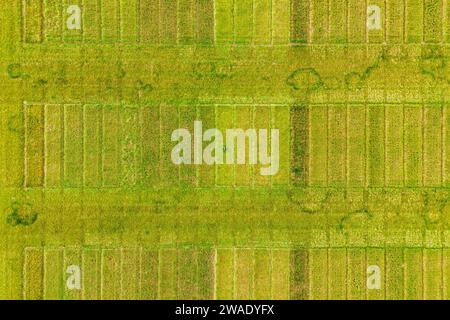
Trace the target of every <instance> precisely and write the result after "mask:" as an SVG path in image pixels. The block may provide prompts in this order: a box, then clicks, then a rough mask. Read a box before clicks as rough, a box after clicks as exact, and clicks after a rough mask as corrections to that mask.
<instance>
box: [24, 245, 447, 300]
mask: <svg viewBox="0 0 450 320" xmlns="http://www.w3.org/2000/svg"><path fill="white" fill-rule="evenodd" d="M23 261H24V266H23V277H22V281H23V292H22V295H23V298H25V299H212V298H217V299H225V300H227V299H238V300H246V299H257V300H258V299H293V300H303V299H377V300H378V299H448V298H449V297H450V287H449V286H448V283H449V282H448V280H449V276H450V273H449V268H448V267H449V264H450V251H449V250H448V249H442V248H420V247H417V248H397V247H393V248H348V249H346V248H326V249H325V248H324V249H322V248H315V249H303V248H298V249H265V248H260V249H255V248H235V249H227V248H223V249H172V248H167V249H159V250H157V249H154V250H153V249H143V248H118V249H114V248H113V249H86V248H84V249H77V248H27V249H26V250H25V252H24V259H23ZM69 266H76V267H78V268H79V271H80V285H81V289H80V290H70V287H68V286H67V280H68V278H69V277H70V276H71V275H72V274H73V273H72V272H69V273H68V272H67V270H68V268H69ZM370 266H371V267H372V268H373V267H374V266H375V267H376V268H377V270H378V272H379V273H378V275H379V283H378V285H377V284H376V282H375V285H377V289H373V288H372V289H370V290H369V289H368V286H367V281H368V267H370ZM69 270H70V269H69ZM370 270H372V269H369V271H370ZM369 274H371V272H369Z"/></svg>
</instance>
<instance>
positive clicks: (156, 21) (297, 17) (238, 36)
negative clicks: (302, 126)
mask: <svg viewBox="0 0 450 320" xmlns="http://www.w3.org/2000/svg"><path fill="white" fill-rule="evenodd" d="M22 1H23V13H22V15H23V17H22V19H23V21H22V23H23V40H24V42H25V43H43V42H54V43H98V44H102V43H128V44H150V45H192V44H199V45H212V44H216V45H219V46H220V45H226V44H233V45H289V44H327V43H328V44H366V43H392V44H402V43H418V44H421V43H440V44H444V43H445V44H446V43H449V42H450V32H449V30H450V29H449V28H450V24H449V16H450V11H449V2H448V0H405V1H398V0H386V1H385V0H372V1H366V0H239V1H238V0H74V1H70V3H69V2H68V1H59V0H37V1H29V0H22ZM69 5H78V6H79V8H81V10H82V15H81V19H82V22H81V28H80V29H78V30H68V28H67V27H66V20H67V19H68V17H69V16H70V15H69V14H67V13H66V10H67V8H68V7H69ZM368 6H377V8H379V10H380V11H379V16H378V18H379V19H380V21H379V28H376V29H372V28H368V27H367V21H368V15H372V13H371V12H370V10H368ZM370 17H371V16H370Z"/></svg>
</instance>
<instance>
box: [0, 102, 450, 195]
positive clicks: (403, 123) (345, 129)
mask: <svg viewBox="0 0 450 320" xmlns="http://www.w3.org/2000/svg"><path fill="white" fill-rule="evenodd" d="M10 109H11V110H10V111H9V112H6V113H5V114H4V128H5V129H8V128H9V129H8V130H5V131H4V132H3V133H2V134H3V135H4V137H5V140H4V141H5V143H4V144H3V145H2V148H5V154H8V155H9V156H8V159H9V160H8V161H5V162H4V164H5V165H8V167H9V168H11V170H4V171H3V174H2V177H1V178H2V179H1V180H0V181H1V184H2V185H3V186H5V187H22V186H24V187H26V188H42V187H46V188H61V187H62V188H81V187H86V188H118V187H125V188H127V187H138V188H144V189H145V188H153V187H164V186H181V187H257V186H266V187H267V186H272V187H276V186H289V185H292V186H297V187H339V188H348V187H352V188H366V187H369V188H383V187H393V188H403V187H416V188H420V187H435V188H448V187H449V186H450V156H449V155H450V149H449V148H450V144H449V143H448V139H449V135H450V113H449V111H450V110H449V107H448V105H445V104H441V103H431V104H386V105H385V104H370V105H364V104H359V103H347V104H332V103H329V104H311V105H300V106H287V105H236V104H234V105H225V104H221V105H197V106H195V107H191V106H187V105H164V104H158V105H152V106H150V105H146V106H136V105H81V104H65V105H63V104H61V105H57V104H39V103H38V104H31V103H25V104H24V107H23V112H17V111H14V112H12V109H13V108H12V107H11V108H10ZM14 110H15V109H14ZM6 111H7V110H6ZM197 120H200V121H202V125H203V128H204V130H207V129H210V128H217V129H219V130H222V131H223V132H225V130H226V129H227V128H242V129H243V130H247V129H249V128H255V129H258V128H261V129H264V128H272V129H278V130H279V135H280V143H279V154H280V159H279V171H278V173H277V175H275V176H273V177H271V176H262V175H261V174H260V169H261V167H262V165H261V164H257V165H251V164H245V165H241V164H230V165H206V164H202V165H184V166H177V165H175V164H173V162H172V160H171V153H172V149H173V147H174V146H175V145H176V142H173V141H171V135H172V132H173V131H174V130H176V129H178V128H185V129H188V130H189V132H191V134H193V132H194V121H197ZM324 124H325V125H324ZM12 126H14V127H12ZM6 138H8V139H6ZM224 142H225V140H224ZM204 146H206V144H205V145H204ZM269 146H270V143H269ZM6 150H8V152H6ZM248 150H249V141H248V139H247V140H246V152H247V153H248ZM192 152H193V150H192ZM11 164H14V166H13V167H12V166H11ZM87 164H88V165H87Z"/></svg>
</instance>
